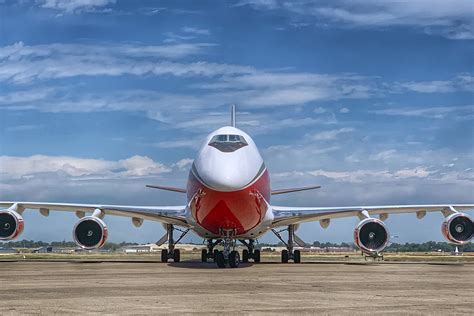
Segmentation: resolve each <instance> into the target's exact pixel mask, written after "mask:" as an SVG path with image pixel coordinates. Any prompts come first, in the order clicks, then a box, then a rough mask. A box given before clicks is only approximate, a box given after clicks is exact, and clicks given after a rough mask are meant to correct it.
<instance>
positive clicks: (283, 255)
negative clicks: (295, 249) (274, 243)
mask: <svg viewBox="0 0 474 316" xmlns="http://www.w3.org/2000/svg"><path fill="white" fill-rule="evenodd" d="M288 259H289V255H288V250H286V249H285V250H282V251H281V263H288Z"/></svg>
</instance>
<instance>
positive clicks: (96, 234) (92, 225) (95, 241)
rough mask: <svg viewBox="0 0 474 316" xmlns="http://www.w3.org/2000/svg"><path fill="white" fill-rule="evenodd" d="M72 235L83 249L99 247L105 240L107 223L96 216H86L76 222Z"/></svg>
mask: <svg viewBox="0 0 474 316" xmlns="http://www.w3.org/2000/svg"><path fill="white" fill-rule="evenodd" d="M72 235H73V237H74V241H75V242H76V244H78V245H79V246H80V247H81V248H83V249H95V248H100V247H102V246H103V245H104V244H105V242H106V241H107V235H108V231H107V225H105V223H104V221H103V220H101V219H100V218H98V217H95V216H87V217H84V218H82V219H81V220H80V221H79V222H77V224H76V225H75V226H74V230H73V233H72Z"/></svg>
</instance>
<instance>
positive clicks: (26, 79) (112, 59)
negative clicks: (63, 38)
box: [0, 42, 254, 83]
mask: <svg viewBox="0 0 474 316" xmlns="http://www.w3.org/2000/svg"><path fill="white" fill-rule="evenodd" d="M210 46H213V44H208V43H193V44H184V43H183V44H174V45H161V46H144V45H131V44H120V45H104V46H100V45H85V44H47V45H32V46H28V45H24V44H23V43H22V42H19V43H16V44H13V45H10V46H4V47H1V48H0V81H10V82H13V83H30V82H31V81H33V80H49V79H58V78H67V77H74V76H121V75H126V74H128V75H135V76H143V75H156V76H158V75H166V74H170V75H174V76H179V77H185V76H207V77H211V76H218V75H234V74H245V73H252V72H254V69H253V68H252V67H246V66H238V65H228V64H216V63H208V62H192V63H177V62H172V61H168V60H166V59H173V58H184V57H187V56H191V55H197V54H202V53H204V52H205V50H206V48H208V47H210ZM143 57H147V58H146V59H144V58H143ZM163 59H165V60H163Z"/></svg>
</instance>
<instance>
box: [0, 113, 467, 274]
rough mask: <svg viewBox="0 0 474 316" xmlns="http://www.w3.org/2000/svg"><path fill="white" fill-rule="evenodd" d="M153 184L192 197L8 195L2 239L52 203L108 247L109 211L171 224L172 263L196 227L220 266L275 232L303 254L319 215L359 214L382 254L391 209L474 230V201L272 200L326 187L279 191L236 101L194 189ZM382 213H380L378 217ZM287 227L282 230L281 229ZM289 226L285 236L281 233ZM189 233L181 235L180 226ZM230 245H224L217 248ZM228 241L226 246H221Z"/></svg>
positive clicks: (364, 247) (366, 240) (453, 234)
mask: <svg viewBox="0 0 474 316" xmlns="http://www.w3.org/2000/svg"><path fill="white" fill-rule="evenodd" d="M148 187H151V188H156V189H162V190H169V191H175V192H181V193H185V194H187V203H186V204H185V205H182V206H156V207H149V206H119V205H100V204H63V203H43V202H0V207H6V208H7V209H4V210H2V211H0V240H11V239H14V238H16V237H18V236H19V235H20V234H21V233H22V231H23V228H24V221H23V218H22V213H23V211H24V210H25V209H36V210H39V211H40V213H41V214H42V215H44V216H48V215H49V212H50V210H57V211H70V212H75V213H76V215H77V216H78V217H79V218H80V220H79V221H78V222H77V224H76V225H75V226H74V229H73V237H74V240H75V242H76V243H77V244H78V245H79V246H80V247H82V248H84V249H93V248H99V247H101V246H103V245H104V244H105V242H106V240H107V234H108V232H107V226H106V224H105V222H104V216H109V215H117V216H125V217H130V218H132V222H133V224H134V225H135V226H137V227H139V226H141V224H142V223H143V221H144V220H152V221H158V222H161V223H163V225H164V227H165V228H166V234H165V236H163V237H162V238H161V239H160V240H159V241H158V242H157V244H163V243H165V242H166V241H168V249H163V251H162V253H161V259H162V261H163V262H167V261H168V260H169V259H173V260H174V261H175V262H179V261H180V251H179V249H177V248H175V245H176V244H177V243H178V242H179V241H180V240H181V238H182V237H183V236H184V235H185V234H186V233H187V232H188V231H189V230H192V231H194V232H195V233H196V234H197V235H199V236H201V237H203V238H204V239H206V240H207V249H203V251H202V261H203V262H205V261H207V260H208V259H214V261H215V262H216V263H217V265H218V267H221V268H223V267H225V266H226V265H229V266H230V267H233V268H235V267H238V266H239V264H240V262H241V259H240V254H239V252H237V251H236V250H235V249H236V248H235V247H236V242H237V241H240V242H241V243H242V244H243V245H245V246H246V248H247V249H245V250H244V251H243V252H242V261H243V262H248V261H249V259H251V260H253V262H255V263H258V262H260V251H259V250H258V249H255V247H254V242H255V240H256V239H257V238H258V237H260V236H262V235H263V234H265V233H266V232H268V231H269V230H271V231H273V232H274V233H275V234H276V236H277V237H278V238H279V239H280V240H281V241H282V242H283V243H284V244H285V245H286V248H287V249H286V250H283V251H282V253H281V261H282V262H283V263H286V262H288V260H292V261H293V262H295V263H299V262H300V261H301V254H300V251H299V250H295V249H294V245H295V244H297V245H302V244H303V241H302V240H301V239H300V238H299V237H298V236H297V235H296V234H295V231H296V230H297V228H298V225H299V224H301V223H303V222H309V221H319V223H320V224H321V226H322V227H323V228H326V227H328V225H329V223H330V221H331V219H333V218H341V217H352V216H357V217H359V219H360V222H359V223H358V225H357V226H356V227H355V229H354V242H355V244H356V245H357V246H358V247H359V248H360V249H361V251H362V252H364V253H365V254H366V255H369V256H378V255H379V253H380V252H381V251H383V250H384V249H385V247H386V246H387V245H388V243H389V236H390V235H389V232H388V229H387V227H386V225H385V224H384V222H383V221H384V220H385V219H387V217H388V215H389V214H394V213H416V216H417V217H418V218H419V219H421V218H423V217H424V216H425V215H426V213H427V212H441V213H442V214H443V215H444V216H445V220H444V221H443V223H442V227H441V230H442V233H443V235H444V237H445V238H446V239H447V240H448V241H449V242H451V243H454V244H457V245H462V244H465V243H467V242H469V241H470V240H471V239H472V237H473V231H474V224H473V221H472V219H471V218H470V217H469V216H468V215H466V214H464V213H461V211H464V210H472V209H474V204H463V205H460V204H443V205H391V206H355V207H291V206H275V205H271V204H270V198H271V196H272V195H276V194H286V193H290V192H297V191H304V190H311V189H317V188H319V186H313V187H302V188H292V189H284V190H272V189H271V187H270V176H269V173H268V170H267V168H266V167H265V164H264V162H263V159H262V157H261V156H260V153H259V151H258V149H257V146H256V145H255V143H254V142H253V140H252V138H250V136H249V135H247V134H246V133H244V132H243V131H241V130H240V129H238V128H236V127H235V108H234V107H232V115H231V126H225V127H222V128H219V129H217V130H216V131H214V132H212V133H211V134H209V135H208V136H207V138H206V140H205V143H204V144H203V146H202V147H201V149H200V150H199V152H198V155H197V157H196V159H195V160H194V163H193V165H192V167H191V170H190V172H189V179H188V183H187V188H186V189H184V188H183V189H181V188H174V187H166V186H152V185H150V186H148ZM374 215H378V218H375V217H373V216H374ZM279 228H284V229H282V230H280V231H278V230H277V229H279ZM283 230H287V231H288V239H287V240H284V239H283V238H282V236H281V235H280V233H281V232H282V231H283ZM175 231H179V232H181V235H180V237H178V238H177V239H176V240H175V238H174V234H173V233H174V232H175ZM217 245H222V248H223V250H222V251H218V250H217V249H215V247H216V246H217ZM220 248H221V247H220Z"/></svg>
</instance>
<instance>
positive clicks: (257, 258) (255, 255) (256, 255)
mask: <svg viewBox="0 0 474 316" xmlns="http://www.w3.org/2000/svg"><path fill="white" fill-rule="evenodd" d="M253 262H255V263H260V250H254V252H253Z"/></svg>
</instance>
